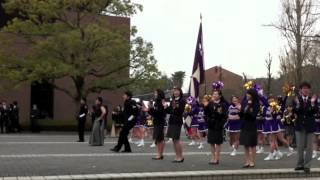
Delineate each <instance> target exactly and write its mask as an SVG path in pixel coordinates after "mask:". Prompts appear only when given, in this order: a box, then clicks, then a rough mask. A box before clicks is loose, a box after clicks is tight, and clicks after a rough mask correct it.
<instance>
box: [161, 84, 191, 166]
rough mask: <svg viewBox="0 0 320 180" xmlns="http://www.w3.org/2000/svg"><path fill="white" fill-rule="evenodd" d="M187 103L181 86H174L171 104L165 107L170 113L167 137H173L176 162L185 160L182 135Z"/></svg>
mask: <svg viewBox="0 0 320 180" xmlns="http://www.w3.org/2000/svg"><path fill="white" fill-rule="evenodd" d="M185 105H186V101H185V100H184V98H183V92H182V90H181V88H178V87H174V89H173V96H172V99H171V102H170V106H167V105H166V107H165V109H166V112H167V114H170V118H169V126H168V131H167V137H168V138H171V139H172V141H173V147H174V151H175V153H176V157H175V160H174V161H173V162H174V163H182V162H183V161H184V158H183V155H182V146H181V142H180V135H181V128H182V124H183V113H184V108H185Z"/></svg>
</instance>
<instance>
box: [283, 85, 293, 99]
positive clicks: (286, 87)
mask: <svg viewBox="0 0 320 180" xmlns="http://www.w3.org/2000/svg"><path fill="white" fill-rule="evenodd" d="M294 90H295V87H294V86H290V85H289V84H288V83H286V84H284V85H283V86H282V91H283V93H285V94H286V95H287V96H294Z"/></svg>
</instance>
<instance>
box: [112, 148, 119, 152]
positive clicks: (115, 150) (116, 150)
mask: <svg viewBox="0 0 320 180" xmlns="http://www.w3.org/2000/svg"><path fill="white" fill-rule="evenodd" d="M110 151H112V152H116V153H118V152H119V150H118V149H117V148H112V149H110Z"/></svg>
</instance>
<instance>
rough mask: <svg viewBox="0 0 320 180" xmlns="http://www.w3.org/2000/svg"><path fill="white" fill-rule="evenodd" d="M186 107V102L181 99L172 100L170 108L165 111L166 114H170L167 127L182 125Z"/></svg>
mask: <svg viewBox="0 0 320 180" xmlns="http://www.w3.org/2000/svg"><path fill="white" fill-rule="evenodd" d="M185 106H186V101H185V100H184V99H183V98H179V99H172V100H171V102H170V106H169V107H168V108H167V109H166V112H167V114H170V118H169V125H170V124H171V125H182V124H183V119H182V118H183V113H184V108H185Z"/></svg>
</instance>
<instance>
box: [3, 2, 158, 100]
mask: <svg viewBox="0 0 320 180" xmlns="http://www.w3.org/2000/svg"><path fill="white" fill-rule="evenodd" d="M4 7H5V9H6V12H7V13H16V12H18V14H19V18H17V17H16V18H14V19H13V20H12V21H11V22H9V24H8V25H7V26H6V27H4V28H3V29H2V31H1V33H0V41H1V42H2V44H1V45H0V64H1V67H0V76H1V78H4V79H8V80H10V81H11V82H13V83H14V84H21V83H24V82H34V81H38V82H41V81H42V80H45V81H48V82H50V83H51V84H52V85H53V86H54V88H56V89H57V90H60V91H63V92H64V93H66V94H67V95H68V96H70V97H71V98H72V99H73V100H74V101H75V103H76V104H79V101H80V99H81V97H87V96H88V95H89V94H90V93H100V92H101V91H103V90H115V89H119V88H125V87H128V86H129V85H131V84H132V83H137V82H139V81H141V80H143V79H145V78H146V77H150V76H154V74H157V73H158V71H157V67H156V63H157V62H156V60H155V58H154V56H153V46H152V44H151V43H149V42H146V41H145V40H143V38H141V37H137V36H136V32H137V30H136V28H134V27H133V28H132V29H131V30H129V29H128V28H127V27H122V26H119V27H118V26H117V27H115V26H112V25H110V24H109V22H106V18H105V15H113V16H121V17H130V16H132V15H134V14H136V13H137V12H138V11H141V10H142V6H141V5H139V4H135V3H132V2H131V1H128V0H54V1H53V0H24V1H21V0H6V2H5V4H4ZM16 39H19V40H23V42H26V43H28V44H30V46H29V49H28V50H27V52H25V54H24V55H23V56H21V55H17V54H16V53H14V51H13V50H12V51H11V49H12V48H10V47H12V46H14V45H15V43H16V41H15V40H16ZM130 39H131V41H130ZM128 76H129V77H128ZM61 78H68V79H70V81H71V82H72V84H71V87H72V88H66V87H60V86H58V84H57V83H55V81H56V80H58V79H61Z"/></svg>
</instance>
